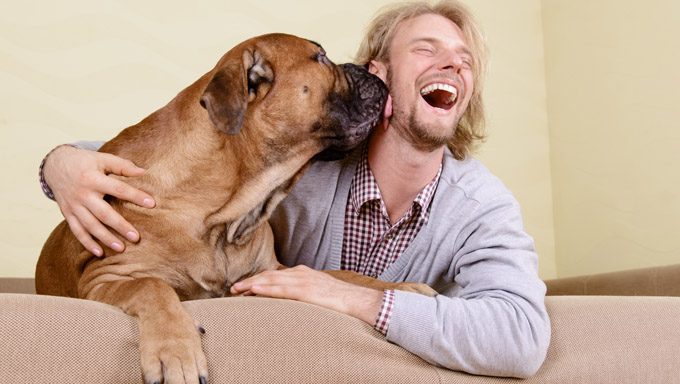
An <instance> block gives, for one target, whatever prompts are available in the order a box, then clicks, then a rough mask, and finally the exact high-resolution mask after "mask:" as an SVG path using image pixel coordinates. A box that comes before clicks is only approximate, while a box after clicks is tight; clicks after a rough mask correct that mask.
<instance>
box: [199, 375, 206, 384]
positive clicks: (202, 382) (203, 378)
mask: <svg viewBox="0 0 680 384" xmlns="http://www.w3.org/2000/svg"><path fill="white" fill-rule="evenodd" d="M198 382H199V383H200V384H206V383H207V381H206V379H205V376H199V377H198Z"/></svg>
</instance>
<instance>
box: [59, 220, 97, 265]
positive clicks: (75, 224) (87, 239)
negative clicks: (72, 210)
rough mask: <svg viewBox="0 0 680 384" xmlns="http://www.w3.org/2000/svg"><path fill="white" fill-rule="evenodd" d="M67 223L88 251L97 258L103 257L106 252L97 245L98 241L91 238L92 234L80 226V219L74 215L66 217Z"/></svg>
mask: <svg viewBox="0 0 680 384" xmlns="http://www.w3.org/2000/svg"><path fill="white" fill-rule="evenodd" d="M64 217H65V218H66V222H67V223H68V226H69V228H71V232H73V235H74V236H75V237H76V239H78V241H79V242H80V244H82V245H83V247H85V249H87V250H88V251H90V252H92V254H94V255H95V256H99V257H101V256H103V255H104V252H103V250H102V248H101V247H100V246H99V244H97V242H96V241H94V239H93V238H92V236H90V233H89V232H87V231H86V230H85V228H84V227H83V226H82V225H81V224H80V222H79V221H78V218H77V217H75V216H73V215H64Z"/></svg>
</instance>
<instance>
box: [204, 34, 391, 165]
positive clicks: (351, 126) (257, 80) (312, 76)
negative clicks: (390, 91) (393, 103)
mask: <svg viewBox="0 0 680 384" xmlns="http://www.w3.org/2000/svg"><path fill="white" fill-rule="evenodd" d="M386 99H387V88H386V87H385V85H384V84H383V82H382V81H381V80H380V79H379V78H378V77H376V76H373V75H371V74H369V73H368V72H367V71H366V70H365V69H364V68H362V67H359V66H356V65H353V64H343V65H335V64H334V63H332V62H331V61H330V60H329V59H328V58H327V57H326V53H325V51H324V50H323V48H322V47H321V46H320V45H318V44H316V43H314V42H311V41H309V40H304V39H301V38H298V37H295V36H290V35H283V34H272V35H265V36H261V37H259V38H258V39H257V40H256V41H255V40H253V39H251V40H248V41H245V42H243V43H241V44H240V45H238V46H236V47H235V48H234V49H232V50H231V51H229V52H228V53H227V54H226V55H225V56H224V57H223V58H222V60H220V62H219V63H218V65H217V66H216V68H215V70H214V75H213V78H212V80H211V82H210V83H209V85H208V86H207V88H206V90H205V93H204V94H203V96H202V97H201V105H203V106H204V107H205V108H206V110H207V111H208V114H209V116H210V120H211V121H212V123H213V124H214V125H215V127H216V128H217V129H219V130H220V131H222V132H224V133H227V134H231V135H235V134H248V135H259V136H261V137H263V138H264V140H263V142H264V143H265V145H267V146H268V147H269V148H268V150H267V153H270V154H271V153H279V154H281V156H286V155H288V154H290V153H291V152H292V151H291V150H290V149H291V148H295V151H294V152H293V153H295V154H296V155H306V156H307V157H308V158H310V159H311V158H312V157H314V156H317V158H321V159H332V158H338V157H341V156H342V155H343V154H344V153H346V152H348V151H349V150H351V149H352V148H354V147H355V146H356V145H358V144H359V143H361V142H362V141H363V140H364V139H366V138H367V137H368V135H369V133H370V131H371V129H372V128H373V127H375V126H376V125H377V123H378V121H379V119H380V117H381V115H382V113H381V112H382V110H383V108H384V106H385V102H386ZM246 131H247V132H246ZM255 131H257V132H255ZM277 160H282V159H277Z"/></svg>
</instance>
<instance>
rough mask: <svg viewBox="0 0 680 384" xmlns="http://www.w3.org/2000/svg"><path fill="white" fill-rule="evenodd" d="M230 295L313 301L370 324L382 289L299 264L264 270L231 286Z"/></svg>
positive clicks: (377, 309)
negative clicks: (291, 266)
mask: <svg viewBox="0 0 680 384" xmlns="http://www.w3.org/2000/svg"><path fill="white" fill-rule="evenodd" d="M231 293H232V294H233V295H239V294H245V295H258V296H269V297H275V298H279V299H292V300H298V301H303V302H305V303H310V304H316V305H319V306H321V307H325V308H328V309H332V310H335V311H338V312H341V313H345V314H348V315H350V316H354V317H356V318H358V319H360V320H363V321H365V322H367V323H368V324H370V325H371V326H372V325H374V323H375V319H376V318H377V317H378V312H380V307H381V305H382V298H383V292H382V291H378V290H375V289H370V288H364V287H361V286H358V285H354V284H350V283H346V282H344V281H341V280H338V279H336V278H334V277H331V276H330V275H328V274H326V273H323V272H321V271H316V270H314V269H311V268H309V267H306V266H303V265H299V266H297V267H294V268H288V269H282V270H276V271H265V272H262V273H259V274H257V275H255V276H252V277H249V278H247V279H244V280H242V281H240V282H238V283H236V284H234V285H233V286H232V287H231Z"/></svg>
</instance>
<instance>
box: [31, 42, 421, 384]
mask: <svg viewBox="0 0 680 384" xmlns="http://www.w3.org/2000/svg"><path fill="white" fill-rule="evenodd" d="M319 50H320V47H318V46H317V45H316V44H313V43H311V42H308V41H305V40H303V39H299V38H295V37H292V36H289V35H281V34H275V35H266V36H261V37H259V38H255V39H251V40H248V41H245V42H243V43H241V44H239V45H238V46H236V47H235V48H233V49H232V50H230V51H229V52H228V53H227V54H225V55H224V56H223V57H222V59H221V60H220V61H219V62H218V64H217V65H216V66H215V68H214V69H213V70H212V71H210V72H209V73H207V74H205V75H204V76H202V77H201V78H200V79H198V80H197V81H196V82H195V83H193V84H192V85H190V86H189V87H188V88H186V89H184V90H183V91H181V92H180V93H179V94H178V95H177V96H176V97H175V98H174V99H173V100H172V101H170V103H168V104H167V105H166V106H165V107H163V108H161V109H160V110H158V111H156V112H154V113H153V114H151V115H150V116H148V117H147V118H145V119H144V120H142V121H141V122H140V123H138V124H136V125H134V126H132V127H129V128H127V129H125V130H124V131H122V132H121V133H120V134H119V135H118V136H117V137H115V138H114V139H113V140H111V141H109V142H108V143H106V144H105V145H104V146H103V147H102V148H101V150H100V151H102V152H108V153H113V154H116V155H118V156H121V157H123V158H127V159H130V160H132V161H133V162H135V163H136V164H137V165H139V166H141V167H144V168H146V169H147V171H146V173H145V174H144V176H142V177H136V178H125V181H126V182H127V183H129V184H131V185H133V186H135V187H137V188H139V189H141V190H144V191H147V192H149V193H150V194H151V195H153V196H154V198H155V199H156V204H157V206H156V208H154V209H146V208H140V207H138V206H136V205H134V204H132V203H128V202H123V201H118V200H115V199H113V200H112V201H111V204H112V205H113V207H114V208H115V209H116V210H118V211H119V212H121V213H122V214H123V216H125V218H126V219H127V220H128V221H129V222H130V223H132V224H133V225H134V226H135V227H136V228H137V229H138V230H139V231H140V234H141V236H142V239H141V241H139V242H138V243H130V242H127V241H126V240H124V239H121V241H126V251H125V252H123V253H114V252H112V251H110V250H107V247H102V248H103V249H105V250H106V255H105V256H106V257H102V258H98V257H95V256H93V255H92V254H91V253H90V252H88V251H87V250H86V249H84V248H83V247H82V245H80V243H79V242H78V241H77V240H76V238H75V237H74V236H73V234H72V233H71V232H70V230H69V228H68V226H67V225H66V223H65V222H62V223H61V224H59V225H58V226H57V228H56V229H55V230H54V231H53V232H52V234H51V235H50V237H49V239H48V240H47V242H46V243H45V246H44V248H43V250H42V253H41V255H40V259H39V261H38V265H37V268H36V291H37V292H38V293H41V294H50V295H62V296H72V297H80V298H87V299H91V300H97V301H101V302H105V303H109V304H112V305H115V306H118V307H120V308H122V309H123V310H124V311H125V312H127V313H128V314H130V315H133V316H137V317H138V318H139V327H140V350H141V358H142V370H143V375H144V377H145V379H146V380H147V381H148V382H154V381H160V380H162V379H163V377H164V376H165V380H177V381H178V382H184V379H183V378H182V374H181V373H182V372H181V369H180V368H179V367H178V366H177V364H181V365H182V367H184V369H185V372H184V376H187V375H189V376H192V375H194V376H193V377H199V376H201V377H205V376H206V375H207V365H206V362H205V357H204V355H203V352H202V350H201V341H200V336H199V333H198V332H197V330H196V325H195V324H194V321H193V320H192V319H191V317H190V316H189V315H188V314H187V313H186V312H185V311H184V309H183V307H182V306H181V304H180V300H188V299H198V298H208V297H219V296H224V295H227V294H228V289H229V287H230V286H231V285H232V284H234V283H235V282H236V281H238V280H240V279H243V278H244V277H247V276H250V275H253V274H255V273H258V272H261V271H264V270H268V269H275V268H279V267H280V264H279V263H278V262H277V261H276V257H275V254H274V250H273V236H272V232H271V228H269V226H268V224H267V221H266V220H267V218H268V217H269V215H270V213H271V211H272V210H273V209H274V207H275V206H276V204H278V202H279V201H280V200H281V199H282V198H283V197H284V196H285V194H286V193H287V192H288V191H289V190H290V188H291V186H292V185H293V183H294V182H295V181H296V180H297V179H298V178H299V177H300V175H301V174H302V172H303V171H304V169H305V168H306V166H307V164H308V163H309V161H310V160H311V159H312V158H313V157H314V156H316V155H317V154H319V153H320V152H322V151H324V150H326V149H328V148H329V146H330V145H337V143H338V142H340V143H342V144H343V145H345V144H346V145H347V148H349V147H350V146H351V145H354V144H356V143H349V144H348V142H347V140H349V139H345V138H344V137H345V136H344V135H346V134H347V132H341V131H339V130H338V129H339V128H341V126H342V125H344V124H345V123H344V122H342V121H337V120H333V119H332V118H330V117H329V116H331V115H332V113H331V109H332V108H333V106H332V105H329V99H330V98H331V95H335V96H338V95H340V96H343V97H341V98H344V99H352V98H354V99H356V97H354V96H352V89H351V88H352V87H351V85H350V84H349V82H348V80H347V76H348V75H347V74H346V73H344V72H345V71H344V70H343V68H341V67H339V66H335V65H333V64H331V63H330V62H327V63H326V62H322V61H324V60H322V59H323V57H321V58H320V56H319V52H320V51H319ZM249 79H250V80H249ZM376 87H377V86H376ZM376 89H377V88H376ZM381 92H382V91H381ZM383 93H384V94H383V95H382V98H383V99H384V97H385V94H386V92H383ZM336 99H337V97H336ZM376 101H377V102H378V104H379V103H380V102H381V101H380V100H373V102H376ZM354 102H358V101H356V100H355V101H354ZM382 102H384V100H382ZM378 109H379V110H380V109H381V105H380V108H378ZM375 115H376V116H371V118H374V117H375V118H377V116H379V111H378V112H377V113H375ZM351 129H352V128H351V127H350V128H349V130H350V131H351ZM350 133H352V132H350ZM361 134H362V135H363V137H365V136H366V135H367V134H368V132H361ZM329 137H331V138H332V140H330V141H329ZM333 140H335V141H333ZM331 142H334V143H335V144H329V143H331ZM347 148H343V149H347ZM331 273H332V274H334V275H335V276H337V277H339V278H342V279H344V280H349V281H354V282H357V283H361V284H362V285H367V286H372V287H376V288H394V287H398V288H402V289H409V290H416V291H419V290H420V291H423V292H426V291H427V289H425V288H423V287H422V286H419V285H409V284H405V285H394V284H387V283H382V282H378V281H376V280H372V279H368V278H365V277H362V276H359V275H356V274H353V273H347V272H331ZM169 356H170V357H171V356H175V358H176V360H175V362H173V358H169ZM186 367H189V368H186ZM192 367H194V368H192ZM163 369H164V370H165V372H163ZM187 369H188V371H186V370H187ZM177 372H179V373H177ZM172 382H175V381H172Z"/></svg>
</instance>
